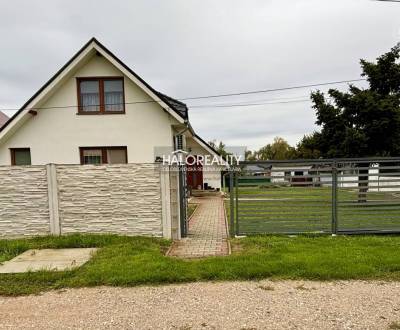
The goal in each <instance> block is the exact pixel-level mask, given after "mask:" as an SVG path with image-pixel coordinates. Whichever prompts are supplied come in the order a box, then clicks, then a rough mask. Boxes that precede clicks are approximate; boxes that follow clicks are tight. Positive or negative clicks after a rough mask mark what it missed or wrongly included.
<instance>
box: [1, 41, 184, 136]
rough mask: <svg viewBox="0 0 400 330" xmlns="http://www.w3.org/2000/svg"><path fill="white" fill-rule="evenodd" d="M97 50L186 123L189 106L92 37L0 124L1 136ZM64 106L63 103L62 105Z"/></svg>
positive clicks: (179, 119) (168, 110)
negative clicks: (143, 76)
mask: <svg viewBox="0 0 400 330" xmlns="http://www.w3.org/2000/svg"><path fill="white" fill-rule="evenodd" d="M92 50H96V51H97V52H99V53H100V54H101V55H103V56H104V57H105V58H106V59H108V60H109V61H110V62H111V63H112V64H114V65H115V66H116V67H117V68H118V69H120V70H121V71H122V72H123V73H124V74H125V75H126V76H127V77H128V78H130V79H131V80H132V81H134V82H135V83H136V84H137V85H138V86H139V87H141V88H142V89H143V90H144V91H145V92H146V93H147V94H148V95H149V96H150V97H151V98H153V99H154V101H155V102H158V103H159V104H160V105H161V106H162V107H163V108H164V110H166V111H167V112H169V113H170V114H172V115H173V116H174V117H175V118H176V119H177V120H178V121H179V122H181V123H184V122H186V121H187V120H188V108H187V106H186V105H185V104H184V103H182V102H180V101H178V100H175V99H173V98H172V97H169V96H167V95H165V94H162V93H160V92H158V91H156V90H155V89H154V88H152V87H151V86H150V85H149V84H148V83H146V82H145V81H144V80H143V79H142V78H141V77H140V76H138V75H137V74H136V73H135V72H134V71H132V70H131V69H130V68H129V67H128V66H127V65H126V64H125V63H123V62H122V61H121V60H120V59H119V58H117V57H116V56H115V55H114V54H113V53H112V52H111V51H110V50H108V49H107V48H106V47H105V46H104V45H103V44H101V43H100V42H99V41H98V40H97V39H96V38H94V37H93V38H92V39H90V40H89V41H88V42H87V43H86V44H85V45H84V46H83V47H82V48H81V49H80V50H79V51H78V52H77V53H76V54H75V55H74V56H73V57H72V58H71V59H70V60H69V61H68V62H67V63H66V64H65V65H64V66H63V67H62V68H61V69H60V70H58V71H57V73H56V74H55V75H54V76H53V77H51V78H50V80H49V81H47V82H46V83H45V84H44V85H43V86H42V87H41V88H40V89H39V90H38V91H37V92H36V93H35V94H34V95H33V96H32V97H31V98H30V99H29V100H28V101H27V102H26V103H25V104H24V105H23V106H22V107H21V108H20V109H19V110H18V111H17V112H16V113H15V114H14V115H13V116H12V117H11V118H10V120H8V121H7V122H6V124H5V125H3V126H0V138H1V137H2V134H1V133H2V132H3V131H4V130H5V129H6V127H7V126H10V125H12V124H14V122H15V121H16V120H17V119H18V118H21V116H22V115H23V114H24V111H25V112H26V113H27V112H28V111H29V110H30V108H32V107H33V108H34V106H33V105H34V104H35V101H37V100H38V99H39V100H40V99H41V98H42V97H43V96H44V95H45V94H46V93H48V92H49V89H50V90H51V88H52V87H54V85H55V84H56V82H57V80H58V79H62V78H63V75H64V74H65V72H66V71H69V70H71V69H72V68H73V67H76V65H78V64H79V63H80V61H81V60H82V59H83V58H84V57H85V56H87V55H88V54H89V53H90V51H92ZM61 106H62V105H61Z"/></svg>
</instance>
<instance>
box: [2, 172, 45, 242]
mask: <svg viewBox="0 0 400 330" xmlns="http://www.w3.org/2000/svg"><path fill="white" fill-rule="evenodd" d="M47 188H48V187H47V173H46V167H45V166H29V167H25V166H0V237H20V236H35V235H46V234H50V223H49V201H48V191H47Z"/></svg>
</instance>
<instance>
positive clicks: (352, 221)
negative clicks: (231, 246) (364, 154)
mask: <svg viewBox="0 0 400 330" xmlns="http://www.w3.org/2000/svg"><path fill="white" fill-rule="evenodd" d="M229 190H230V192H231V193H230V208H229V210H230V223H231V226H230V227H231V234H232V235H233V234H236V235H251V234H262V233H280V234H297V233H333V234H341V233H348V234H350V233H386V232H388V233H394V232H400V158H374V159H365V158H364V159H337V160H332V159H330V160H300V161H299V160H296V161H269V162H268V161H265V162H264V161H262V162H261V161H260V162H244V163H242V164H241V171H240V172H232V173H231V174H230V185H229Z"/></svg>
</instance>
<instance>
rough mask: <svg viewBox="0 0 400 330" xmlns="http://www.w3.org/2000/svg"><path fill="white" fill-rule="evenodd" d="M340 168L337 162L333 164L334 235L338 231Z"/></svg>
mask: <svg viewBox="0 0 400 330" xmlns="http://www.w3.org/2000/svg"><path fill="white" fill-rule="evenodd" d="M337 198H338V169H337V163H336V162H334V163H333V164H332V235H336V234H337V232H338V214H337V211H338V200H337Z"/></svg>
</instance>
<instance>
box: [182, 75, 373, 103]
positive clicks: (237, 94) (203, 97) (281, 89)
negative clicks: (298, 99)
mask: <svg viewBox="0 0 400 330" xmlns="http://www.w3.org/2000/svg"><path fill="white" fill-rule="evenodd" d="M365 80H366V79H352V80H342V81H333V82H327V83H320V84H311V85H300V86H291V87H282V88H274V89H263V90H258V91H249V92H238V93H229V94H216V95H207V96H195V97H186V98H183V99H178V100H180V101H187V100H200V99H210V98H217V97H227V96H239V95H250V94H260V93H269V92H279V91H287V90H293V89H301V88H308V87H318V86H326V85H337V84H345V83H350V82H357V81H365Z"/></svg>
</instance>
